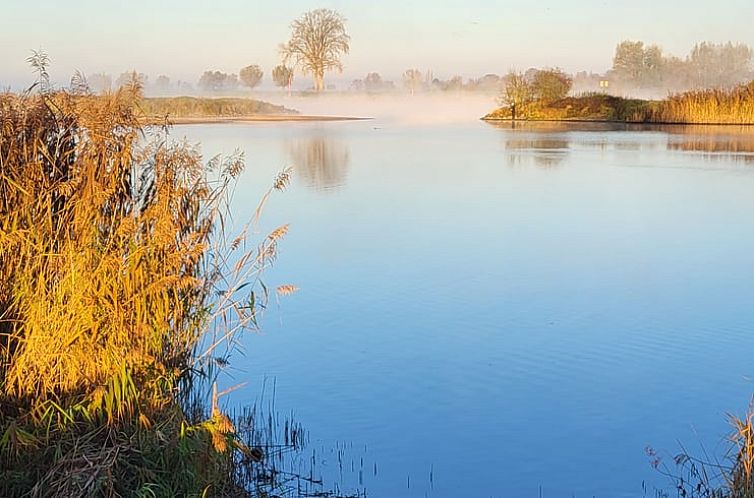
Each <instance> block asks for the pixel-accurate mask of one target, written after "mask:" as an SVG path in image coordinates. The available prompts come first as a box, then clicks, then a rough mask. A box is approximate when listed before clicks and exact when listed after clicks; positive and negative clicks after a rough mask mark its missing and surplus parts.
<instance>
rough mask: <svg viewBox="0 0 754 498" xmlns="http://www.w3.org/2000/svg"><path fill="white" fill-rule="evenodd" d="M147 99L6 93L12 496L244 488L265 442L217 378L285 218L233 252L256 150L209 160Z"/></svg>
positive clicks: (4, 460) (0, 439) (3, 324)
mask: <svg viewBox="0 0 754 498" xmlns="http://www.w3.org/2000/svg"><path fill="white" fill-rule="evenodd" d="M140 101H141V95H140V89H139V88H138V87H137V86H132V87H129V88H123V89H121V90H119V91H118V92H116V93H113V94H109V95H105V96H98V97H92V96H90V95H88V94H87V92H86V91H85V90H84V91H82V90H80V89H79V90H77V91H61V92H51V91H49V90H48V91H43V92H40V93H34V94H32V93H28V94H25V95H11V94H4V95H3V94H0V495H1V496H61V497H62V496H66V497H69V496H202V495H205V496H224V495H229V496H239V495H242V494H243V493H244V490H243V489H242V486H241V485H240V483H239V482H238V480H237V479H236V475H237V473H236V472H235V471H234V468H235V466H236V465H237V463H238V462H239V461H244V460H245V461H251V460H254V459H258V458H260V456H261V455H259V454H258V452H255V451H254V450H253V449H250V448H248V447H246V446H245V445H244V444H242V443H241V442H240V439H239V438H238V436H237V434H236V431H235V429H234V427H233V424H232V423H231V421H230V420H229V419H228V418H227V417H226V416H225V415H224V414H223V413H222V412H221V411H220V409H219V406H218V403H217V395H215V396H209V395H208V394H207V393H208V392H209V388H208V386H211V385H212V384H211V382H212V380H213V375H214V373H215V372H216V371H217V366H218V365H222V364H224V363H225V361H226V360H227V358H226V356H225V355H226V354H227V353H228V351H229V348H230V347H231V346H232V344H231V343H230V341H232V340H233V338H234V337H235V334H237V333H238V332H239V331H241V330H243V329H244V328H246V327H249V326H254V324H255V323H256V316H257V313H258V311H259V309H260V308H259V307H260V305H261V303H262V302H263V299H261V298H260V295H259V293H257V294H256V295H255V294H254V290H251V292H249V290H250V289H257V286H256V285H254V284H255V282H258V278H259V273H260V272H261V271H262V269H263V268H264V267H265V266H266V265H268V264H269V262H270V261H271V259H272V258H274V256H275V247H276V243H277V241H278V240H279V238H280V237H282V236H283V235H284V234H285V231H286V229H285V227H281V228H280V229H278V230H276V231H275V232H274V233H273V234H271V235H270V236H269V237H267V238H265V239H264V240H263V241H262V242H261V243H260V244H259V246H258V247H257V248H256V249H254V250H253V251H249V252H247V253H243V254H234V252H239V251H244V249H243V248H244V247H245V238H244V237H238V238H236V239H235V240H230V238H228V237H226V236H225V234H224V233H222V231H221V230H220V229H222V228H223V224H222V219H223V213H224V212H225V208H226V206H225V202H226V199H227V196H226V193H227V190H228V188H229V187H230V186H231V185H232V182H233V180H234V178H235V177H236V176H237V175H238V174H239V173H240V172H241V170H242V168H243V158H242V157H241V156H240V155H238V154H236V155H232V156H230V157H228V158H227V159H225V160H221V159H220V158H215V159H213V160H210V161H209V163H208V164H207V165H206V166H205V165H203V164H202V158H201V156H200V154H199V151H198V150H197V148H196V147H194V146H192V145H190V144H187V143H175V142H173V141H171V140H170V139H169V138H168V136H167V130H165V129H149V128H142V127H141V126H140V124H139V123H140V121H141V119H142V118H143V116H142V115H141V114H140V112H139V111H138V109H139V107H138V103H139V102H140ZM287 181H288V175H287V173H283V174H282V175H281V176H280V177H279V178H278V179H277V180H276V183H275V185H274V187H273V188H276V189H283V188H284V187H285V185H286V182H287ZM271 191H272V189H271ZM223 240H228V241H229V242H228V244H227V245H226V246H223V244H222V241H223ZM231 263H233V267H232V268H229V266H230V264H231ZM242 286H243V287H244V296H243V298H241V296H240V292H239V291H238V290H239V289H241V287H242Z"/></svg>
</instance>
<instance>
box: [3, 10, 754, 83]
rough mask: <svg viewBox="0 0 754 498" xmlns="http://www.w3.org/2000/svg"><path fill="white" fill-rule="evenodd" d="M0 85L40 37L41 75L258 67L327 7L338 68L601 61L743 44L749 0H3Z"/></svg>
mask: <svg viewBox="0 0 754 498" xmlns="http://www.w3.org/2000/svg"><path fill="white" fill-rule="evenodd" d="M2 4H3V5H2V9H0V10H1V11H2V17H0V63H2V64H1V65H0V85H7V84H13V85H18V84H22V83H26V82H28V81H30V80H31V79H32V76H31V74H30V71H29V69H28V66H27V65H26V63H25V59H26V57H28V55H29V53H30V49H32V48H39V47H42V48H44V49H45V50H46V51H47V52H48V53H49V55H50V57H51V58H52V60H53V63H54V65H53V67H52V75H53V78H54V79H56V80H58V81H65V80H67V79H68V78H69V76H70V74H71V73H72V72H73V70H74V69H80V70H82V71H83V72H84V73H87V74H88V73H92V72H96V71H106V72H108V73H111V74H113V75H116V76H117V75H118V74H119V73H120V72H122V71H124V70H127V69H131V68H135V69H137V70H139V71H142V72H145V73H147V74H149V75H150V77H152V78H154V77H156V76H157V75H158V74H166V75H169V76H171V77H172V78H174V79H183V80H187V81H191V82H195V81H196V80H197V78H198V76H199V75H200V74H201V72H202V71H203V70H205V69H210V68H211V69H218V70H222V71H228V72H237V71H238V69H239V68H240V67H242V66H244V65H247V64H250V63H258V64H260V65H261V66H262V67H263V68H264V69H265V70H266V73H267V74H269V69H270V68H271V67H272V66H274V65H275V64H277V62H278V60H279V56H278V53H277V47H278V44H279V43H280V42H283V41H285V40H286V39H287V35H288V25H289V23H290V21H291V20H292V19H294V18H295V17H297V16H299V15H300V14H301V13H302V12H304V11H306V10H309V9H312V8H317V7H329V8H334V9H336V10H338V11H340V12H341V13H342V14H343V15H345V16H346V17H347V18H348V31H349V33H350V34H351V36H352V44H351V54H350V55H349V56H347V57H346V59H345V65H346V69H345V74H344V76H343V77H344V78H346V79H351V78H354V77H362V76H363V75H364V74H365V73H367V72H368V71H378V72H380V73H381V74H382V75H383V76H384V77H386V78H396V77H398V75H400V73H401V72H402V71H403V70H404V69H406V68H409V67H417V68H419V69H422V70H426V69H432V70H434V72H435V75H437V76H440V77H449V76H452V75H453V74H461V75H463V76H475V75H481V74H484V73H487V72H496V73H503V72H505V71H507V70H508V69H509V68H511V67H517V68H521V69H525V68H527V67H531V66H560V67H563V68H565V69H567V70H569V71H576V70H581V69H586V70H595V71H602V70H604V69H607V68H608V67H609V66H610V63H611V58H612V54H613V50H614V48H615V45H616V44H617V43H618V42H619V41H621V40H624V39H641V40H645V41H647V42H653V43H658V44H659V45H661V46H662V47H663V48H664V49H665V51H667V52H670V53H674V54H678V55H685V54H686V53H687V52H688V51H689V49H690V48H691V46H692V45H693V44H694V43H695V42H697V41H703V40H708V41H714V42H721V41H728V40H731V41H734V42H744V43H747V44H750V45H754V30H752V28H751V22H752V19H753V18H754V1H752V0H724V1H716V2H712V1H700V0H686V1H680V0H673V1H660V0H653V1H650V0H637V1H620V2H608V1H601V0H581V1H568V2H566V1H556V0H538V1H523V0H498V1H484V0H463V1H449V0H434V1H432V0H414V1H411V0H379V1H371V2H366V1H359V2H356V1H349V0H324V1H313V0H284V1H278V2H275V1H267V2H261V1H257V0H213V1H209V0H122V1H115V0H68V1H65V0H36V1H33V2H31V1H28V0H3V2H2Z"/></svg>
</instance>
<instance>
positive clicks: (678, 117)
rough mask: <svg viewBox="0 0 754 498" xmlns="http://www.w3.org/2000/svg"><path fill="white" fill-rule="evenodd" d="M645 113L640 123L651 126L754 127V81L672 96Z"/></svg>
mask: <svg viewBox="0 0 754 498" xmlns="http://www.w3.org/2000/svg"><path fill="white" fill-rule="evenodd" d="M647 111H648V112H647V113H646V114H645V116H644V117H643V120H644V121H646V122H652V123H692V124H754V81H752V82H751V83H749V84H748V85H739V86H737V87H735V88H733V89H730V90H723V89H706V90H693V91H689V92H685V93H681V94H677V95H671V96H670V97H668V98H666V99H664V100H662V101H660V102H659V103H658V105H657V106H654V107H652V108H651V109H648V110H647Z"/></svg>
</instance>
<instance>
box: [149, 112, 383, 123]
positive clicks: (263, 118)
mask: <svg viewBox="0 0 754 498" xmlns="http://www.w3.org/2000/svg"><path fill="white" fill-rule="evenodd" d="M368 119H373V118H363V117H355V116H317V115H304V114H252V115H249V116H216V117H213V116H198V117H172V118H168V121H169V122H170V123H171V124H174V125H190V124H222V123H259V122H283V121H364V120H368ZM147 121H148V122H149V123H152V124H156V123H162V122H163V120H162V119H159V118H149V119H148V120H147Z"/></svg>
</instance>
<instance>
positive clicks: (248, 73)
mask: <svg viewBox="0 0 754 498" xmlns="http://www.w3.org/2000/svg"><path fill="white" fill-rule="evenodd" d="M262 76H264V71H262V68H260V67H259V66H257V65H256V64H252V65H250V66H246V67H244V68H242V69H241V71H239V72H238V79H239V80H241V83H242V84H243V85H244V86H248V87H249V88H254V87H256V86H257V85H259V83H261V82H262Z"/></svg>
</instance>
